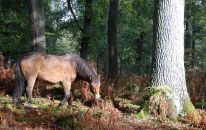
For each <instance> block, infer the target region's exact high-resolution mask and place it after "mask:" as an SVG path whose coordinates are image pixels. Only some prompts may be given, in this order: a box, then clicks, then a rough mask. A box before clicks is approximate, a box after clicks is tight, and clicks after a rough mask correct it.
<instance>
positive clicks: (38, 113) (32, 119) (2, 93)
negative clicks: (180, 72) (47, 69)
mask: <svg viewBox="0 0 206 130" xmlns="http://www.w3.org/2000/svg"><path fill="white" fill-rule="evenodd" d="M196 77H197V76H196ZM0 79H1V80H0V130H81V129H82V130H83V129H84V130H87V129H92V130H133V129H134V130H168V129H170V130H179V129H181V130H182V129H184V130H199V129H203V130H204V129H206V127H205V126H206V125H204V124H206V123H205V122H206V116H205V115H206V113H205V111H204V110H200V111H201V112H202V111H204V115H203V117H205V118H202V119H201V120H202V121H200V122H198V123H194V122H188V121H185V120H182V119H181V120H176V121H171V120H169V119H165V118H163V117H161V116H146V115H144V114H143V113H138V112H137V111H136V110H138V109H139V107H140V105H141V101H142V100H143V98H142V95H140V94H139V93H137V92H139V89H141V88H138V86H145V85H146V81H147V80H146V78H144V77H143V78H142V77H140V76H135V77H134V78H131V79H126V80H125V79H124V78H123V79H124V80H120V82H119V83H117V86H119V89H116V90H118V91H113V92H114V93H115V96H114V97H112V99H113V101H111V100H110V99H111V98H108V97H107V96H104V95H105V93H107V94H108V93H110V92H111V89H108V88H111V86H109V87H106V88H107V89H106V90H102V93H101V95H102V96H103V101H102V102H101V103H100V104H99V105H96V106H95V105H91V103H90V102H89V103H88V102H82V101H81V100H80V98H78V96H76V97H75V94H74V97H75V98H74V101H73V105H72V106H69V105H67V104H65V106H63V107H61V108H59V107H57V105H58V103H59V102H60V100H61V99H62V98H63V95H64V92H63V89H62V88H55V89H53V90H52V91H50V90H51V89H49V90H46V89H43V90H41V89H39V90H37V89H35V90H34V93H33V94H34V95H33V96H34V98H33V103H32V104H28V103H26V101H25V97H21V99H20V103H19V106H14V105H13V104H12V97H11V95H12V93H13V91H14V87H15V80H14V79H15V77H14V75H13V70H12V69H8V70H3V71H1V75H0ZM131 81H132V82H131ZM204 81H205V80H204ZM140 83H141V84H140ZM105 84H106V83H105V81H103V82H102V88H104V86H105ZM40 86H41V85H40ZM106 86H107V85H106ZM37 88H38V87H37ZM44 88H45V86H44ZM76 88H77V89H79V88H78V87H76ZM37 91H39V92H38V93H40V94H37ZM76 93H77V95H78V94H79V91H77V92H76ZM141 94H142V93H141ZM194 118H195V117H194ZM202 122H203V123H202ZM201 123H202V124H201Z"/></svg>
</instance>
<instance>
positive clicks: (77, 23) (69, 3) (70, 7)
mask: <svg viewBox="0 0 206 130" xmlns="http://www.w3.org/2000/svg"><path fill="white" fill-rule="evenodd" d="M67 4H68V8H69V10H70V11H71V14H72V16H73V18H74V22H75V23H76V25H77V27H78V28H79V30H80V31H83V28H82V27H81V26H80V24H79V21H78V20H77V18H76V16H75V13H74V11H73V9H72V6H71V0H67Z"/></svg>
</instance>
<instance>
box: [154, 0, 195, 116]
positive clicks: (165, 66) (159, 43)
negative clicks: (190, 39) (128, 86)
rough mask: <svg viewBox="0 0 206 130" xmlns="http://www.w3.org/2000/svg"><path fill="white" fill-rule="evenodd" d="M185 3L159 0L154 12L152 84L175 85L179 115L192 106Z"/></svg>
mask: <svg viewBox="0 0 206 130" xmlns="http://www.w3.org/2000/svg"><path fill="white" fill-rule="evenodd" d="M184 4H185V1H184V0H156V1H155V14H154V41H153V42H154V51H153V52H154V54H153V67H152V75H151V85H152V87H161V86H162V87H166V86H168V87H169V88H171V90H172V98H171V100H172V102H173V103H174V105H175V107H176V112H177V114H179V113H180V112H182V111H183V109H185V106H187V104H190V105H192V104H191V102H190V99H189V96H188V92H187V88H186V81H185V68H184ZM192 106H193V105H192ZM193 107H194V106H193Z"/></svg>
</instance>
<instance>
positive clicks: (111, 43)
mask: <svg viewBox="0 0 206 130" xmlns="http://www.w3.org/2000/svg"><path fill="white" fill-rule="evenodd" d="M118 3H119V0H110V7H109V19H108V50H109V76H110V78H111V79H114V78H116V77H117V76H118V54H117V15H118Z"/></svg>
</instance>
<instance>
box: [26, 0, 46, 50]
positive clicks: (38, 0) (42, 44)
mask: <svg viewBox="0 0 206 130" xmlns="http://www.w3.org/2000/svg"><path fill="white" fill-rule="evenodd" d="M29 14H30V15H29V16H30V18H29V19H30V44H31V46H32V50H33V51H36V52H44V53H46V38H45V21H44V7H43V1H42V0H29Z"/></svg>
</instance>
